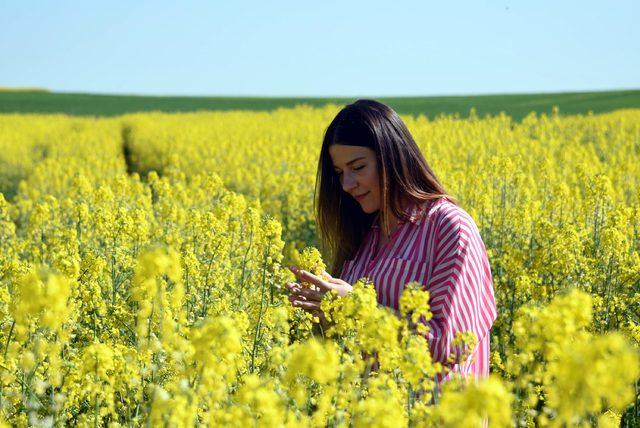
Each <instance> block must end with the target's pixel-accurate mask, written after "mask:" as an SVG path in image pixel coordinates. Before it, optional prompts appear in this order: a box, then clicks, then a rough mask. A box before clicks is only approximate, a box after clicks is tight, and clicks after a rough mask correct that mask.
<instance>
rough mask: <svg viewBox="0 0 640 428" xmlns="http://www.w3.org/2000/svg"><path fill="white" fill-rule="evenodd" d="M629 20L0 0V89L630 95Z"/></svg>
mask: <svg viewBox="0 0 640 428" xmlns="http://www.w3.org/2000/svg"><path fill="white" fill-rule="evenodd" d="M638 22H640V1H638V0H635V1H615V0H612V1H609V2H604V1H562V0H555V1H546V0H538V1H535V0H529V1H524V0H522V1H510V0H504V1H492V2H489V1H461V0H459V1H455V2H454V1H451V2H447V1H445V0H441V1H438V2H432V1H400V0H398V1H394V2H391V1H388V0H387V1H384V2H376V1H344V2H338V1H323V2H313V3H312V2H302V1H299V0H298V1H268V0H263V1H255V2H254V1H228V0H227V1H217V0H209V1H181V2H177V1H174V2H163V1H154V2H151V1H127V2H124V1H118V0H111V1H109V2H106V1H86V2H81V1H76V2H71V1H29V0H24V1H18V0H15V1H7V0H0V86H30V87H31V86H36V87H46V88H49V89H51V90H55V91H63V92H95V93H122V94H155V95H260V96H385V95H386V96H389V95H449V94H450V95H454V94H485V93H515V92H556V91H586V90H607V89H632V88H640V47H639V46H640V25H638V24H637V23H638Z"/></svg>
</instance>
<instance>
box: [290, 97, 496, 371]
mask: <svg viewBox="0 0 640 428" xmlns="http://www.w3.org/2000/svg"><path fill="white" fill-rule="evenodd" d="M318 182H319V189H320V191H319V197H318V200H317V201H318V204H317V216H318V224H319V229H320V232H321V235H322V239H323V242H324V243H325V245H327V246H328V248H330V250H331V251H332V254H333V255H334V263H333V266H332V268H331V275H333V276H331V275H329V277H330V279H329V280H327V281H325V280H323V279H321V278H319V277H317V276H314V275H312V274H311V273H309V272H305V271H301V270H299V269H298V268H297V267H295V266H293V267H291V270H292V272H293V273H294V274H295V275H296V278H297V279H298V280H299V281H307V282H310V283H313V284H315V285H316V286H317V288H318V289H319V290H320V291H314V290H310V289H305V288H302V287H301V286H300V285H299V284H298V283H295V282H293V283H288V284H287V288H288V289H289V291H290V293H291V295H290V298H289V299H290V301H291V304H292V305H294V306H296V307H300V308H302V309H304V310H306V311H309V312H312V313H314V314H317V315H319V316H320V317H321V318H322V317H323V314H322V313H321V311H320V301H321V300H322V295H323V293H325V292H326V291H327V290H330V289H333V290H336V291H337V292H338V294H339V295H340V296H344V295H346V294H347V293H349V292H350V291H351V284H353V283H354V282H355V281H356V280H357V279H359V278H362V277H365V276H366V277H368V278H369V279H371V280H372V281H373V283H374V285H375V288H376V294H377V300H378V303H379V304H381V305H384V306H387V307H389V308H391V309H393V310H394V311H395V312H396V313H397V314H399V311H398V303H399V298H400V294H401V293H402V289H403V287H404V286H405V284H407V283H409V282H411V281H417V282H419V283H421V284H424V289H425V290H428V291H429V293H430V301H429V302H430V306H431V311H432V313H433V317H432V318H431V320H429V321H428V326H429V327H430V329H429V333H428V337H427V339H428V341H429V347H430V351H431V354H432V357H433V360H434V361H439V362H441V363H443V364H445V365H447V366H448V367H449V368H450V369H451V370H450V371H449V372H448V373H447V374H446V375H440V377H438V378H437V381H438V382H439V383H440V382H442V381H444V380H446V379H449V378H451V377H452V376H453V375H454V373H457V374H459V375H461V376H463V377H467V376H470V375H471V376H473V377H474V378H476V379H478V378H480V377H486V376H487V375H488V373H489V330H490V328H491V325H492V324H493V321H494V320H495V318H496V306H495V300H494V294H493V282H492V276H491V270H490V267H489V260H488V257H487V253H486V249H485V247H484V243H483V242H482V238H481V237H480V233H479V231H478V228H477V226H476V224H475V222H474V221H473V219H472V218H471V217H470V216H469V214H468V213H467V212H466V211H465V210H463V209H462V208H460V207H459V206H458V205H457V203H456V201H455V199H454V198H452V197H451V196H449V195H448V194H447V193H446V191H445V190H444V188H443V187H442V185H441V184H440V183H439V181H438V179H437V178H436V176H435V174H434V173H433V171H432V170H431V168H430V167H429V165H428V164H427V162H426V160H425V159H424V157H423V156H422V153H421V152H420V150H419V148H418V146H417V145H416V143H415V141H414V139H413V137H412V136H411V134H410V133H409V130H408V129H407V127H406V125H405V124H404V123H403V122H402V120H401V119H400V117H399V116H398V115H397V114H396V113H395V112H394V111H393V110H392V109H391V108H389V107H387V106H386V105H384V104H381V103H379V102H376V101H371V100H358V101H356V102H354V103H353V104H350V105H348V106H346V107H344V108H343V109H342V110H341V111H340V112H339V113H338V115H337V116H336V117H335V118H334V120H333V121H332V122H331V124H330V125H329V127H328V128H327V131H326V133H325V136H324V141H323V144H322V149H321V152H320V160H319V163H318ZM334 277H335V278H334ZM338 277H339V278H338ZM466 331H471V332H473V333H474V334H475V335H476V337H477V339H478V344H477V346H476V347H475V349H474V350H473V351H472V353H471V355H470V356H469V358H467V359H466V360H464V361H460V362H459V363H455V364H453V363H448V362H447V359H448V357H449V356H450V355H451V354H454V355H460V354H461V353H462V350H459V349H455V348H454V346H453V345H452V341H453V339H454V337H455V335H456V333H457V332H466Z"/></svg>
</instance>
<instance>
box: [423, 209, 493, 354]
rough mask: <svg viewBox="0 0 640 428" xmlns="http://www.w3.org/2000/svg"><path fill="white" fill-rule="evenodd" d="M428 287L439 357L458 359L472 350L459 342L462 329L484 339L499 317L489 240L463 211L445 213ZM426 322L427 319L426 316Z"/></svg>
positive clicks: (431, 334) (433, 351)
mask: <svg viewBox="0 0 640 428" xmlns="http://www.w3.org/2000/svg"><path fill="white" fill-rule="evenodd" d="M434 248H435V251H434V253H433V254H434V263H433V269H432V273H431V278H430V281H429V284H427V285H426V286H425V288H424V289H426V290H428V291H429V293H430V296H429V305H430V308H431V312H432V314H433V316H432V318H431V319H430V320H429V321H428V322H426V324H427V325H428V327H429V331H428V332H427V333H426V338H427V340H428V341H429V347H430V349H431V355H432V358H433V360H434V361H438V362H441V363H443V364H445V363H449V364H450V362H449V357H450V356H451V355H453V356H454V359H455V362H458V361H459V360H460V359H461V358H463V357H464V356H465V355H469V354H470V353H472V352H473V349H465V348H464V347H461V346H456V345H455V343H454V339H455V337H456V334H457V333H465V332H471V333H473V334H474V335H475V336H476V338H477V341H478V342H479V341H480V340H482V339H483V338H484V336H485V335H486V334H487V333H488V332H489V330H490V328H491V325H492V324H493V321H494V320H495V318H496V308H495V300H494V296H493V286H492V279H491V272H490V270H489V264H488V260H487V255H486V251H485V248H484V244H483V243H482V240H481V237H480V235H479V233H478V232H477V229H476V228H475V225H474V224H473V223H471V222H470V219H469V218H468V217H467V216H465V215H463V214H462V213H460V212H459V211H458V210H452V211H449V212H447V213H445V214H444V215H443V217H442V219H441V221H440V227H439V228H438V229H437V232H436V238H435V243H434ZM423 322H424V321H423Z"/></svg>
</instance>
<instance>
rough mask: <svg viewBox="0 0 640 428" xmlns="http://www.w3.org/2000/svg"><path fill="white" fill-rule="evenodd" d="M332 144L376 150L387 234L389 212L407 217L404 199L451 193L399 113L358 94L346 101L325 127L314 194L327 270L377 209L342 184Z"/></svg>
mask: <svg viewBox="0 0 640 428" xmlns="http://www.w3.org/2000/svg"><path fill="white" fill-rule="evenodd" d="M332 144H344V145H350V146H363V147H368V148H370V149H372V150H374V151H375V152H376V157H377V161H378V174H379V177H380V189H381V191H382V195H381V207H380V212H379V213H380V222H381V227H382V230H383V231H384V232H385V234H387V235H388V234H389V230H390V228H391V225H390V222H391V217H390V213H393V215H394V216H395V217H396V218H399V219H401V220H404V221H407V220H408V218H407V215H405V213H404V211H403V207H402V202H403V200H407V201H409V202H412V203H416V204H421V203H423V202H426V201H430V200H435V199H439V198H441V197H447V199H449V200H451V201H452V202H453V203H454V204H457V201H456V200H455V198H453V197H452V196H450V195H449V194H448V193H447V192H446V191H445V190H444V188H443V186H442V185H441V184H440V182H439V181H438V179H437V178H436V175H435V174H434V172H433V171H432V170H431V168H430V167H429V164H428V163H427V161H426V160H425V158H424V156H422V153H421V152H420V149H419V148H418V145H417V144H416V142H415V141H414V139H413V137H412V136H411V133H410V132H409V130H408V129H407V126H406V125H405V124H404V122H403V121H402V119H400V116H398V114H397V113H396V112H395V111H393V110H392V109H391V108H390V107H388V106H386V105H384V104H382V103H380V102H378V101H373V100H363V99H361V100H357V101H356V102H354V103H352V104H349V105H347V106H345V107H344V108H343V109H342V110H340V112H339V113H338V114H337V115H336V117H335V118H334V119H333V121H332V122H331V123H330V124H329V127H328V128H327V130H326V132H325V134H324V139H323V141H322V148H321V150H320V159H319V161H318V173H317V176H316V186H315V195H314V204H315V207H314V210H315V211H316V216H317V226H318V229H319V231H320V234H321V240H322V245H323V247H324V248H325V249H329V252H330V254H331V257H332V260H333V263H332V267H331V272H330V273H331V275H332V276H337V275H339V274H340V269H342V265H343V263H344V261H345V260H347V259H352V258H353V257H355V255H356V252H357V251H358V248H359V247H360V245H361V243H362V241H363V239H364V238H365V236H366V234H367V232H368V231H369V229H370V227H371V225H372V222H373V220H374V219H375V217H376V214H377V213H371V214H367V213H365V212H364V211H363V210H362V208H361V207H360V205H359V204H358V203H357V202H356V200H355V199H354V198H353V197H352V196H351V195H349V194H348V193H346V192H345V191H344V190H343V189H342V186H341V185H340V180H339V178H338V175H337V174H336V172H335V171H334V167H333V162H332V161H331V156H330V155H329V147H330V146H331V145H332Z"/></svg>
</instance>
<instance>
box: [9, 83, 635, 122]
mask: <svg viewBox="0 0 640 428" xmlns="http://www.w3.org/2000/svg"><path fill="white" fill-rule="evenodd" d="M355 99H356V98H304V97H300V98H269V97H262V98H258V97H175V96H134V95H96V94H76V93H56V92H43V91H24V90H21V91H10V90H4V91H0V113H66V114H70V115H83V116H114V115H119V114H123V113H130V112H139V111H152V110H156V111H165V112H186V111H198V110H272V109H275V108H277V107H293V106H295V105H296V104H308V105H313V106H320V105H324V104H327V103H336V104H346V103H349V102H351V101H353V100H355ZM375 99H377V100H379V101H382V102H384V103H386V104H388V105H390V106H391V107H392V108H394V109H395V110H396V111H397V112H398V113H401V114H420V113H422V114H424V115H426V116H428V117H431V118H433V117H435V116H437V115H439V114H442V113H458V114H459V115H460V116H461V117H466V116H468V115H469V110H470V109H471V108H472V107H475V108H476V111H477V113H478V115H480V116H484V115H487V114H490V115H495V114H498V113H500V112H501V111H504V112H505V113H507V114H509V115H510V116H512V117H513V118H514V119H517V120H519V119H522V118H523V117H524V116H526V115H527V114H528V113H530V112H532V111H535V112H537V113H547V114H549V113H551V111H552V109H553V106H558V107H559V109H560V114H563V115H564V114H579V113H587V112H589V111H592V112H594V113H601V112H606V111H611V110H616V109H621V108H640V90H624V91H606V92H574V93H545V94H510V95H473V96H471V95H470V96H446V97H379V98H378V97H376V98H375Z"/></svg>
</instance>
